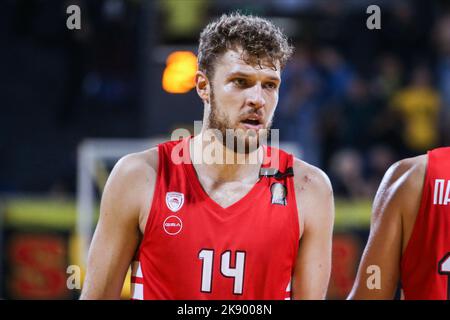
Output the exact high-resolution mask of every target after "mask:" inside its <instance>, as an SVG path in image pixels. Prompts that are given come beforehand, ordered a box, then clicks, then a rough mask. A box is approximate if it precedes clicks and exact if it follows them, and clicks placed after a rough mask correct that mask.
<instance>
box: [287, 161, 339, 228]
mask: <svg viewBox="0 0 450 320" xmlns="http://www.w3.org/2000/svg"><path fill="white" fill-rule="evenodd" d="M293 166H294V185H295V196H296V200H297V209H298V214H299V222H300V230H301V236H302V235H303V232H304V231H307V230H310V227H313V226H315V227H316V229H321V228H322V230H325V229H324V228H327V227H329V226H332V225H333V221H334V199H333V188H332V186H331V182H330V179H329V178H328V176H327V175H326V174H325V172H323V171H322V170H321V169H319V168H317V167H315V166H313V165H310V164H308V163H306V162H304V161H302V160H299V159H297V158H295V159H294V165H293Z"/></svg>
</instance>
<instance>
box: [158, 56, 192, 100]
mask: <svg viewBox="0 0 450 320" xmlns="http://www.w3.org/2000/svg"><path fill="white" fill-rule="evenodd" d="M196 71H197V57H196V56H195V54H194V53H192V52H191V51H175V52H172V53H171V54H169V56H168V57H167V60H166V68H165V69H164V73H163V78H162V87H163V89H164V90H165V91H167V92H169V93H186V92H188V91H190V90H191V89H192V88H194V87H195V72H196Z"/></svg>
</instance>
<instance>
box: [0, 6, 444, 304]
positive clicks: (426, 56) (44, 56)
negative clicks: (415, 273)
mask: <svg viewBox="0 0 450 320" xmlns="http://www.w3.org/2000/svg"><path fill="white" fill-rule="evenodd" d="M371 4H377V5H378V6H379V7H380V8H381V29H380V30H369V29H368V28H367V27H366V20H367V18H368V17H369V14H367V13H366V9H367V7H368V6H369V5H371ZM69 5H78V6H79V7H80V9H81V29H80V30H69V29H68V28H67V27H66V20H67V18H68V17H69V14H67V13H66V9H67V7H68V6H69ZM233 10H241V12H243V13H248V14H254V15H260V16H264V17H267V18H269V19H270V20H272V21H273V22H274V23H276V24H277V25H279V26H280V27H281V28H283V29H284V30H285V32H286V33H287V34H288V36H289V37H290V39H291V42H292V44H293V45H294V46H295V48H296V50H295V55H294V57H293V59H292V61H291V62H290V63H289V64H288V65H287V66H286V68H285V70H284V72H283V74H282V86H281V88H280V100H279V104H278V109H277V112H276V115H275V121H274V125H273V128H279V129H280V136H281V142H282V146H283V145H286V146H289V147H290V148H291V149H292V150H294V152H295V153H296V155H297V156H298V157H300V158H302V159H304V160H305V161H307V162H309V163H311V164H314V165H316V166H318V167H320V168H322V169H323V170H324V171H325V172H327V174H328V175H329V176H330V178H331V181H332V184H333V188H334V191H335V197H336V206H337V214H336V228H335V239H334V247H333V259H334V261H333V272H332V279H331V283H330V290H329V298H330V299H342V298H345V297H346V295H347V294H348V292H349V290H350V288H351V286H352V284H353V280H354V276H355V271H356V267H357V264H358V263H359V258H360V256H361V250H362V249H363V248H364V245H365V242H366V239H367V236H368V230H369V219H370V210H371V202H372V200H373V197H374V195H375V192H376V189H377V187H378V184H379V183H380V181H381V178H382V176H383V174H384V173H385V171H386V169H387V168H388V167H389V166H390V165H391V164H392V163H393V162H395V161H397V160H399V159H401V158H404V157H409V156H414V155H419V154H422V153H425V152H426V151H427V150H429V149H432V148H435V147H438V146H444V145H450V125H449V123H450V6H449V4H448V2H446V1H443V0H442V1H433V2H432V1H429V2H426V1H402V0H399V1H365V0H359V1H357V0H345V1H339V0H323V1H313V0H251V1H250V0H249V1H235V0H160V1H156V0H152V1H144V0H96V1H88V0H84V1H83V0H71V1H62V0H60V1H58V0H5V1H3V2H2V10H0V41H1V44H2V46H1V50H0V252H1V261H0V298H2V299H75V298H77V297H78V295H79V292H80V290H77V289H75V290H69V289H68V288H67V285H66V280H67V278H68V276H69V274H67V272H66V271H67V267H68V266H69V265H80V266H81V267H82V270H81V276H83V273H84V272H83V270H84V269H83V266H84V262H85V260H84V259H85V253H86V250H87V246H88V244H89V239H90V236H91V234H92V231H93V228H94V226H95V221H96V217H97V215H98V202H99V199H100V195H101V191H102V188H103V185H104V183H105V181H106V178H107V176H108V174H109V170H110V169H111V168H112V166H113V165H114V163H115V162H116V161H117V160H118V158H119V157H120V156H121V155H123V154H125V153H128V152H132V151H138V150H143V149H146V148H149V147H152V146H153V145H154V144H155V143H158V142H159V141H164V140H168V139H170V134H171V132H172V131H173V130H174V129H176V128H193V121H194V120H201V119H202V113H203V106H202V103H201V101H200V99H199V98H198V97H197V94H196V92H195V90H192V88H193V78H192V75H193V73H194V72H195V63H196V60H195V55H196V50H197V45H198V36H199V32H200V31H201V30H202V28H203V27H204V26H205V25H206V24H207V23H208V22H209V21H210V20H211V19H212V18H216V17H218V16H220V15H221V14H222V13H225V12H231V11H233ZM128 294H129V285H128V283H126V284H125V286H124V292H123V297H124V298H126V297H127V296H128Z"/></svg>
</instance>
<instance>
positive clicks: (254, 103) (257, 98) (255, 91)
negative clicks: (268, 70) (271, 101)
mask: <svg viewBox="0 0 450 320" xmlns="http://www.w3.org/2000/svg"><path fill="white" fill-rule="evenodd" d="M249 89H250V90H249V96H248V98H247V104H248V105H249V106H251V107H252V108H255V109H259V108H262V107H264V105H265V104H266V100H265V99H264V96H263V89H262V87H261V84H256V85H254V86H253V87H251V88H249Z"/></svg>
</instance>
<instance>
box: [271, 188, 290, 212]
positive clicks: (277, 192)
mask: <svg viewBox="0 0 450 320" xmlns="http://www.w3.org/2000/svg"><path fill="white" fill-rule="evenodd" d="M270 193H271V194H272V204H280V205H283V206H285V205H286V204H287V200H286V187H285V186H284V185H283V184H282V183H278V182H277V183H274V184H272V185H271V186H270Z"/></svg>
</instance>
